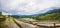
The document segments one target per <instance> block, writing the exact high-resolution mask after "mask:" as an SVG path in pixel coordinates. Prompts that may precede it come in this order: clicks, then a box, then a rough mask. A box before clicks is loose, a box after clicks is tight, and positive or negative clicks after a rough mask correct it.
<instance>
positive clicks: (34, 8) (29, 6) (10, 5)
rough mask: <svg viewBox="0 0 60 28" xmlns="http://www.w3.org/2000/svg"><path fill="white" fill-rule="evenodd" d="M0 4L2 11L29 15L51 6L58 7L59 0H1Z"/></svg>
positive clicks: (59, 5)
mask: <svg viewBox="0 0 60 28" xmlns="http://www.w3.org/2000/svg"><path fill="white" fill-rule="evenodd" d="M1 5H2V11H3V10H4V11H6V12H8V13H17V14H27V15H30V14H38V13H44V12H46V11H48V10H50V9H49V8H51V7H60V0H1ZM42 10H44V11H42Z"/></svg>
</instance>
